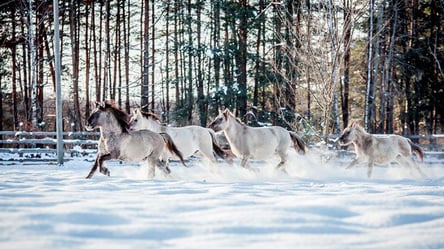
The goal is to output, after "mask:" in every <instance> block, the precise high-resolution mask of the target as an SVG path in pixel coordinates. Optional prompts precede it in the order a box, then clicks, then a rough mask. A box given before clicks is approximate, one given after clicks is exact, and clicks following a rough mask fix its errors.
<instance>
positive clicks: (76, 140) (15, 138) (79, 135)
mask: <svg viewBox="0 0 444 249" xmlns="http://www.w3.org/2000/svg"><path fill="white" fill-rule="evenodd" d="M62 134H63V144H64V151H65V155H66V156H65V158H68V159H69V157H76V156H85V155H92V154H94V153H96V151H97V144H98V139H99V136H100V133H99V132H63V133H62ZM377 136H384V135H382V134H381V135H377ZM331 137H332V138H333V139H332V140H335V139H334V138H337V137H338V135H332V136H331ZM406 137H408V138H410V139H412V140H413V141H414V142H415V143H417V144H419V145H420V146H421V147H422V148H423V149H424V151H425V153H426V156H427V157H431V158H437V159H439V160H444V134H435V135H411V136H406ZM56 145H57V133H56V132H47V131H36V132H30V131H0V161H5V160H8V161H9V160H22V159H40V158H42V157H43V156H45V155H49V156H51V155H54V156H53V157H52V158H53V160H55V158H56V157H55V155H56ZM333 147H336V148H337V149H339V148H338V147H337V146H333ZM350 148H352V147H349V149H350ZM350 153H351V151H347V150H344V148H342V149H339V150H338V151H337V154H338V155H339V156H340V155H341V154H345V155H349V154H350ZM6 155H9V156H6ZM14 155H18V157H17V156H14ZM49 158H51V157H49ZM49 160H51V159H49Z"/></svg>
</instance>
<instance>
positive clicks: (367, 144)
mask: <svg viewBox="0 0 444 249" xmlns="http://www.w3.org/2000/svg"><path fill="white" fill-rule="evenodd" d="M339 143H340V145H341V146H348V145H350V144H353V145H354V147H355V152H356V158H355V159H354V160H353V161H352V162H351V163H350V165H349V166H348V167H347V169H349V168H351V167H353V166H355V165H356V164H358V163H361V162H367V176H368V177H370V176H371V175H372V169H373V164H388V163H390V162H392V161H396V162H398V163H399V164H400V165H403V166H408V167H409V168H410V169H412V168H415V169H416V170H417V171H418V172H419V174H420V175H421V176H422V177H425V175H424V173H423V172H422V171H421V169H420V168H419V166H418V165H417V164H416V163H415V161H414V160H413V158H412V153H415V154H416V156H417V157H418V159H419V161H421V162H422V160H423V156H424V153H423V151H422V150H421V148H420V147H419V146H418V145H416V144H414V143H413V142H412V141H411V140H410V139H408V138H405V137H402V136H398V135H387V136H383V137H379V136H375V135H371V134H369V133H367V132H366V131H365V130H364V128H362V127H361V126H360V125H359V124H357V123H356V122H352V123H351V124H350V125H349V126H348V127H347V128H345V129H344V131H343V132H342V134H341V136H340V137H339Z"/></svg>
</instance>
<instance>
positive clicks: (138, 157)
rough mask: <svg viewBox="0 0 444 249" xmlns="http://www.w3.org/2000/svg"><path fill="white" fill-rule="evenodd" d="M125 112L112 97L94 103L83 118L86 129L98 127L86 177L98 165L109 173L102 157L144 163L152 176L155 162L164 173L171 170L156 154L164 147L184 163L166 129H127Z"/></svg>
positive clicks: (89, 176) (159, 154)
mask: <svg viewBox="0 0 444 249" xmlns="http://www.w3.org/2000/svg"><path fill="white" fill-rule="evenodd" d="M128 119H129V117H128V114H126V113H125V112H123V111H121V110H120V109H119V108H118V107H117V106H116V105H115V104H114V103H113V102H112V101H107V102H104V103H98V102H97V103H96V109H95V110H94V111H93V112H92V114H91V116H90V117H89V118H88V120H87V125H86V129H87V130H94V129H96V128H99V129H100V140H99V145H98V153H97V157H96V160H95V162H94V164H93V166H92V168H91V171H90V172H89V174H88V176H87V177H86V178H91V177H92V176H93V174H94V172H95V171H96V170H97V167H99V169H100V172H101V173H103V174H104V175H108V176H109V175H110V172H109V170H108V169H107V168H106V167H105V166H104V165H103V162H104V161H107V160H112V159H117V160H122V161H130V162H140V161H146V162H147V164H148V169H149V171H148V177H154V169H155V166H157V167H158V168H159V169H161V170H162V171H163V172H164V173H165V174H169V173H170V172H171V171H170V169H169V168H168V166H166V164H165V162H162V161H161V160H160V159H159V158H160V156H161V154H162V153H163V151H164V148H166V149H167V150H168V151H170V152H171V153H172V154H174V155H175V156H177V158H179V159H180V161H181V162H182V164H183V165H185V163H184V161H183V157H182V153H181V152H180V151H179V150H178V149H177V147H176V145H175V144H174V142H173V141H172V139H171V137H170V136H169V135H168V134H166V133H156V132H152V131H149V130H140V131H130V129H129V125H128Z"/></svg>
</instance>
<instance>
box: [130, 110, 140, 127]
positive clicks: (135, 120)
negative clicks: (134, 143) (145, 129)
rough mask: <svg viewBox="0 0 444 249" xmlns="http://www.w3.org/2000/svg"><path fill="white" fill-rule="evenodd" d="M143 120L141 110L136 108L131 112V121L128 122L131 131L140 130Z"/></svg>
mask: <svg viewBox="0 0 444 249" xmlns="http://www.w3.org/2000/svg"><path fill="white" fill-rule="evenodd" d="M142 120H143V116H142V111H141V110H140V108H136V109H134V110H133V111H132V112H131V116H130V119H129V121H128V124H129V126H130V129H131V130H138V128H140V127H139V126H140V125H141V122H139V121H142Z"/></svg>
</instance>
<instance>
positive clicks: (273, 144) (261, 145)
mask: <svg viewBox="0 0 444 249" xmlns="http://www.w3.org/2000/svg"><path fill="white" fill-rule="evenodd" d="M208 127H209V128H211V129H213V130H214V131H215V132H218V131H223V132H224V134H225V137H226V138H227V140H228V143H229V144H230V148H231V150H232V152H233V154H234V155H236V156H237V157H238V158H240V159H241V166H242V167H245V168H249V166H248V165H247V162H248V160H249V159H259V160H264V159H268V158H269V157H270V155H272V154H277V155H278V156H279V157H280V159H281V160H280V162H279V164H278V165H277V166H276V168H277V169H280V170H282V171H283V172H286V170H285V162H286V161H287V158H288V148H289V147H290V146H291V143H293V147H294V149H295V150H296V152H298V153H299V154H305V149H306V148H305V143H304V141H303V140H302V139H301V138H300V137H299V136H298V135H297V134H296V133H294V132H290V131H287V130H286V129H284V128H283V127H280V126H268V127H251V126H248V125H246V124H244V123H242V122H241V121H240V120H239V119H237V118H236V117H235V116H234V115H233V114H232V113H231V112H230V111H229V110H228V109H225V110H224V111H222V112H220V113H219V115H218V116H217V117H216V118H215V119H214V121H213V122H212V123H211V124H210V125H209V126H208Z"/></svg>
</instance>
